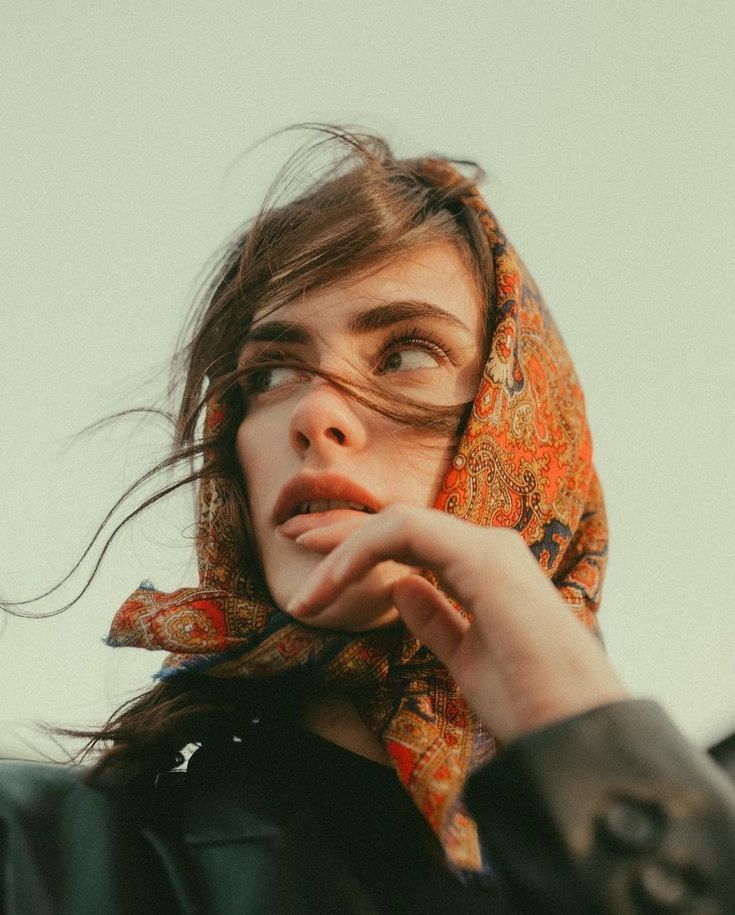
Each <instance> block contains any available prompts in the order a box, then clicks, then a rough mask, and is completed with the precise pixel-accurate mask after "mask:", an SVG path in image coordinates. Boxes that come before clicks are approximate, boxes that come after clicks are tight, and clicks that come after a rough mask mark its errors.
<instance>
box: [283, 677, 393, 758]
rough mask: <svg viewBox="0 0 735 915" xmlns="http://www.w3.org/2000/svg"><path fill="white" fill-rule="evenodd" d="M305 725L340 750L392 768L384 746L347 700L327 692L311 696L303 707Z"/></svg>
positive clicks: (302, 718)
mask: <svg viewBox="0 0 735 915" xmlns="http://www.w3.org/2000/svg"><path fill="white" fill-rule="evenodd" d="M301 723H302V724H303V726H304V728H306V730H307V731H311V732H312V734H316V735H318V736H319V737H323V738H324V739H325V740H328V741H330V742H331V743H334V744H336V745H337V746H338V747H342V748H343V749H345V750H349V751H350V752H351V753H357V755H358V756H364V757H365V758H366V759H371V760H372V761H373V762H377V763H382V764H383V765H384V766H390V765H391V761H390V757H389V756H388V754H387V753H386V751H385V747H384V746H383V744H382V743H381V742H380V740H378V738H377V737H376V735H375V734H373V732H372V731H371V730H370V728H369V727H368V726H367V725H366V724H365V722H364V721H363V720H362V718H360V716H359V714H358V712H357V709H356V708H355V706H354V705H353V704H352V702H350V700H349V699H347V698H345V697H344V696H340V695H338V694H336V693H330V692H328V691H326V690H325V691H320V692H317V693H314V694H313V695H311V696H309V697H308V698H307V699H306V701H305V703H304V706H303V710H302V717H301Z"/></svg>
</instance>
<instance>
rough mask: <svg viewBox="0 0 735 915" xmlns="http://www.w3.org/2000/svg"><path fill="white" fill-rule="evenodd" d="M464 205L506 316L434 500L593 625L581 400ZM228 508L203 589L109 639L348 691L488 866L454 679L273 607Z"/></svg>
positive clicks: (214, 671) (553, 338)
mask: <svg viewBox="0 0 735 915" xmlns="http://www.w3.org/2000/svg"><path fill="white" fill-rule="evenodd" d="M422 170H423V173H424V174H425V175H426V176H427V178H429V180H430V181H431V182H432V183H434V184H435V185H438V186H446V185H448V184H452V183H454V182H455V181H457V180H459V178H460V176H459V175H458V173H457V172H456V171H455V170H454V169H453V167H452V166H450V165H449V164H448V163H447V162H445V161H443V160H436V159H428V160H425V161H424V162H423V165H422ZM464 202H465V203H466V204H468V205H469V206H471V207H472V208H474V209H475V211H476V212H477V213H478V215H479V218H480V220H481V223H482V225H483V227H484V230H485V232H486V233H487V236H488V239H489V241H490V246H491V250H492V257H493V264H494V283H495V292H496V308H495V310H494V313H493V317H492V321H493V326H492V327H491V328H490V331H491V342H490V351H489V356H488V359H487V363H486V365H485V368H484V371H483V375H482V379H481V382H480V387H479V390H478V392H477V395H476V397H475V400H474V404H473V407H472V411H471V414H470V416H469V418H468V420H467V423H466V427H465V429H464V432H463V434H462V437H461V441H460V444H459V447H458V449H457V452H456V454H455V456H454V460H453V463H452V466H451V468H450V469H449V471H448V472H447V474H446V477H445V479H444V482H443V485H442V487H441V491H440V492H439V495H438V496H437V499H436V503H435V507H436V508H437V509H440V510H441V511H447V512H451V513H452V514H454V515H457V516H458V517H460V518H464V519H466V520H467V521H469V522H472V523H473V524H479V525H487V526H489V525H495V526H501V527H513V528H515V529H516V530H518V531H520V532H521V534H522V535H523V537H524V539H525V540H526V542H527V543H528V545H529V547H530V548H531V550H532V552H533V553H534V555H535V556H536V558H537V560H538V562H539V565H540V566H541V568H542V569H543V570H544V572H545V573H546V574H547V575H548V576H549V577H550V578H551V580H552V581H553V582H554V584H555V585H556V587H557V588H558V590H559V592H560V594H561V595H562V597H563V598H564V600H565V601H566V602H567V603H568V604H569V606H570V608H571V610H572V611H573V612H574V613H575V614H576V615H577V616H578V617H579V618H580V619H581V620H582V621H583V622H584V623H586V624H587V625H588V626H590V627H591V628H593V629H594V628H595V627H596V622H595V611H596V610H597V607H598V605H599V596H600V587H601V583H602V578H603V575H604V570H605V557H606V547H607V526H606V520H605V510H604V503H603V498H602V494H601V491H600V487H599V484H598V481H597V476H596V474H595V471H594V468H593V465H592V446H591V440H590V433H589V429H588V426H587V422H586V418H585V412H584V399H583V395H582V391H581V389H580V386H579V383H578V381H577V378H576V375H575V373H574V369H573V366H572V363H571V360H570V358H569V355H568V353H567V350H566V348H565V346H564V343H563V341H562V339H561V337H560V335H559V333H558V331H557V329H556V327H555V325H554V322H553V320H552V318H551V315H550V314H549V312H548V310H547V308H546V305H545V304H544V302H543V299H542V298H541V295H540V293H539V291H538V288H537V287H536V285H535V283H534V281H533V279H532V278H531V276H530V275H529V273H528V272H527V270H526V268H525V266H524V265H523V263H522V262H521V260H520V258H519V257H518V256H517V255H516V253H515V251H514V250H513V248H512V247H511V245H510V244H509V243H508V242H507V241H506V238H505V236H504V234H503V232H502V229H501V228H500V226H499V225H498V223H497V222H496V220H495V218H494V216H493V215H492V213H491V212H490V210H489V209H488V207H487V205H486V203H485V202H484V200H483V198H482V197H481V196H480V194H479V192H478V191H477V190H476V189H473V191H472V192H471V193H470V194H468V195H467V196H466V197H465V198H464ZM218 409H219V408H218V406H217V404H216V403H215V402H214V401H212V402H210V404H209V408H208V415H207V427H208V429H209V430H211V429H213V428H215V427H216V426H217V424H218V422H219V421H220V417H219V416H218ZM223 506H224V501H223V495H222V492H221V488H220V487H219V486H218V482H217V479H205V480H203V481H202V482H201V484H200V491H199V502H198V538H197V552H198V559H199V578H200V585H199V587H190V588H181V589H179V590H177V591H174V592H171V593H163V592H160V591H157V590H155V589H153V588H152V586H150V585H147V586H146V585H144V586H142V587H140V588H138V589H137V590H136V591H134V592H133V594H132V595H131V596H130V597H129V598H128V599H127V600H126V601H125V603H124V604H123V605H122V607H121V608H120V610H119V611H118V612H117V614H116V615H115V618H114V620H113V622H112V628H111V631H110V635H109V638H108V644H110V645H113V646H126V647H129V646H136V647H139V648H147V649H151V650H157V649H165V650H167V651H168V652H170V654H169V655H168V656H167V658H166V659H165V661H164V663H163V667H162V669H161V671H160V672H159V674H157V676H159V677H162V678H166V677H169V676H176V675H177V674H179V673H181V672H182V671H197V672H199V673H206V674H208V675H210V676H214V677H269V676H277V675H279V674H283V673H286V672H288V671H293V670H295V669H300V670H303V671H306V672H308V674H309V675H310V676H313V678H314V681H315V682H317V683H319V684H322V685H324V686H326V687H328V688H330V689H332V690H338V691H343V692H344V693H346V694H349V696H350V697H351V699H352V701H353V702H354V703H355V705H356V707H357V709H358V712H359V713H360V715H361V717H362V718H363V720H364V721H365V722H366V723H367V725H368V726H369V727H370V728H371V730H372V731H373V732H374V733H375V734H376V735H378V737H379V738H380V739H381V740H382V742H383V744H384V745H385V748H386V750H387V752H388V755H389V756H390V758H391V759H392V761H393V764H394V766H395V769H396V772H397V774H398V777H399V778H400V780H401V782H402V783H403V785H404V786H405V788H406V790H407V791H408V793H409V795H410V796H411V797H412V798H413V800H414V802H415V803H416V805H417V807H418V808H419V810H420V811H421V813H422V814H423V816H424V817H425V818H426V820H427V821H428V823H429V824H430V826H431V827H432V829H433V831H434V832H435V834H436V836H437V837H438V839H439V841H440V842H441V844H442V846H443V848H444V851H445V854H446V858H447V861H448V863H449V864H450V865H451V866H453V867H455V868H459V869H463V870H475V871H476V870H482V869H483V860H482V852H481V849H480V845H479V841H478V836H477V829H476V826H475V823H474V821H473V820H472V818H471V817H470V816H469V814H468V813H467V811H466V809H465V807H464V805H463V803H462V800H461V796H462V790H463V787H464V784H465V782H466V780H467V777H468V775H469V774H470V773H471V772H472V771H473V770H474V769H475V768H477V766H479V765H480V764H481V763H483V762H485V761H487V760H488V759H489V758H491V757H492V755H493V754H494V752H495V750H496V748H495V745H494V742H493V740H492V738H491V737H490V736H489V735H488V734H487V733H486V732H485V731H484V730H483V728H482V726H481V725H480V724H479V722H478V721H477V719H476V717H475V716H474V715H473V713H472V711H471V710H470V709H469V707H468V706H467V703H466V702H465V699H464V697H463V696H462V694H461V693H460V691H459V689H458V688H457V686H456V685H455V684H454V682H453V680H452V678H451V677H450V676H449V674H448V672H447V670H446V669H445V668H444V667H443V666H442V665H441V664H440V663H439V661H438V660H437V659H436V658H435V657H434V655H432V654H431V652H429V651H428V650H427V649H426V648H424V647H423V646H422V645H421V643H420V642H419V641H418V640H417V639H415V638H413V637H412V636H411V635H410V634H408V633H407V632H406V631H405V630H403V629H401V628H397V629H391V630H380V631H376V632H367V633H360V634H354V633H344V632H334V631H330V630H323V629H315V628H309V627H308V626H305V625H303V624H302V623H300V622H296V621H294V620H293V619H291V618H290V617H289V616H287V615H286V614H285V613H283V612H281V611H280V610H279V609H278V608H276V607H274V606H273V604H272V603H271V602H270V599H269V597H268V595H267V592H266V591H265V589H264V585H263V583H262V582H261V581H260V580H259V579H258V578H257V576H256V575H254V574H253V573H251V572H250V571H249V570H247V569H242V568H238V564H237V562H236V561H235V558H234V554H233V553H232V548H231V547H230V546H228V544H230V543H232V540H233V538H232V536H231V535H230V534H229V532H228V530H227V525H228V521H227V518H228V513H227V512H225V511H223Z"/></svg>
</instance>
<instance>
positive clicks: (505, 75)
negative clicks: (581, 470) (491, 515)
mask: <svg viewBox="0 0 735 915" xmlns="http://www.w3.org/2000/svg"><path fill="white" fill-rule="evenodd" d="M734 35H735V6H734V5H733V4H732V3H731V2H729V0H722V2H714V0H712V2H701V3H698V4H688V3H683V2H678V0H649V2H643V0H641V2H637V3H634V2H618V3H609V2H602V0H586V2H581V0H570V2H561V0H558V2H546V3H540V2H530V0H527V2H518V0H514V3H513V4H508V3H507V2H506V3H502V4H501V3H496V2H494V0H482V2H475V3H472V2H465V3H463V2H457V3H454V4H438V3H437V4H427V3H426V2H425V0H423V2H413V0H407V2H401V3H399V4H396V3H389V2H385V0H381V2H371V3H369V4H365V3H358V2H344V0H342V2H332V0H327V2H315V3H310V4H305V3H301V2H296V0H287V2H276V3H273V4H269V5H267V6H264V5H263V4H262V3H255V2H253V0H245V2H242V0H241V2H237V3H235V2H223V0H210V2H209V3H207V4H196V5H195V4H187V3H181V2H178V3H172V2H169V0H161V2H156V3H155V4H150V3H143V2H132V3H126V4H117V3H115V4H113V3H108V2H105V0H101V2H98V3H95V4H88V3H82V2H69V3H66V4H64V9H63V15H60V13H59V7H58V6H56V5H53V4H47V3H46V4H44V3H40V2H31V0H22V2H21V0H11V2H10V4H9V5H8V4H6V7H5V12H4V16H3V45H4V47H3V48H2V50H1V51H0V54H2V72H3V74H4V76H3V87H2V90H0V92H1V93H2V96H1V101H0V104H1V105H2V111H1V114H2V121H3V124H4V125H5V127H6V130H5V133H6V139H5V142H4V144H3V153H2V159H3V168H2V176H3V194H2V199H3V205H2V210H1V211H0V212H1V215H0V219H1V220H2V252H3V270H2V272H1V273H0V291H1V293H2V301H3V303H4V304H3V311H2V314H3V322H2V324H3V334H2V343H0V346H1V347H2V359H0V374H1V382H2V388H1V389H2V403H3V406H2V415H3V426H4V435H3V439H2V446H1V447H0V472H1V473H2V480H3V485H4V494H5V497H4V504H3V521H4V523H3V524H2V526H1V527H0V556H1V557H2V562H1V565H0V592H2V594H3V595H4V596H6V597H17V598H20V597H24V596H27V597H30V596H32V595H35V594H37V593H38V592H40V591H42V590H44V589H45V588H47V587H48V586H50V585H51V584H53V583H54V582H55V581H56V580H57V579H58V578H59V577H60V576H61V575H63V574H64V573H65V572H66V571H68V569H69V568H70V566H71V565H72V564H73V561H74V560H75V558H76V557H77V556H78V554H79V553H80V551H81V549H82V548H83V546H84V545H85V544H86V542H87V541H88V539H89V537H90V535H91V533H92V532H93V531H94V529H95V528H96V526H97V524H99V522H100V521H101V520H102V518H103V516H104V514H105V512H106V511H107V509H108V508H109V507H110V505H111V504H112V502H113V501H114V499H115V497H116V496H117V495H118V494H119V493H120V492H121V491H122V490H123V489H124V487H125V486H126V485H128V484H129V483H130V482H132V480H133V479H134V478H135V477H136V476H137V475H138V474H139V473H141V472H142V471H143V470H144V469H145V468H146V467H147V466H148V465H149V464H150V463H151V461H152V460H153V459H154V458H155V457H156V456H161V455H162V454H163V452H164V450H165V447H166V442H167V430H166V428H165V427H164V426H163V425H162V424H160V423H156V422H154V421H150V422H141V421H139V420H131V419H127V420H121V421H120V422H119V423H118V424H117V425H114V426H112V427H109V428H107V429H105V430H103V431H101V432H99V433H97V434H96V435H94V436H91V437H86V438H82V439H79V440H76V441H72V438H71V437H72V435H73V434H74V433H75V432H77V431H79V430H80V429H82V428H83V427H84V426H86V425H88V424H89V423H90V422H92V421H94V420H96V419H98V418H100V417H102V416H104V415H106V414H109V413H111V412H113V411H115V410H119V409H124V408H126V407H129V406H134V405H138V404H142V403H149V402H151V401H152V400H156V399H160V397H161V396H162V395H163V393H164V390H165V383H166V374H165V372H166V360H167V359H168V358H169V356H170V354H171V352H172V350H173V347H174V345H175V341H176V338H177V334H178V332H179V330H180V329H181V327H182V325H183V322H184V318H185V316H186V313H187V310H188V308H189V304H190V302H191V300H192V297H193V294H194V292H195V291H196V289H197V283H198V282H199V281H200V279H201V277H202V269H203V267H204V266H205V264H206V263H207V261H208V259H209V258H210V256H211V255H212V254H213V252H214V251H215V249H216V248H217V246H218V245H219V244H220V243H221V242H222V241H223V240H224V239H225V238H226V237H227V236H228V235H229V234H230V233H231V232H232V231H233V230H234V229H235V228H236V226H237V225H239V224H240V223H242V222H243V221H244V220H245V219H246V218H247V217H248V216H250V215H252V213H253V212H254V210H255V208H256V207H257V205H258V203H259V202H260V199H261V197H262V195H263V193H264V192H265V190H266V188H267V185H268V182H269V179H270V178H271V177H272V175H273V173H274V170H275V169H276V168H277V167H278V165H279V164H280V163H281V162H282V161H283V159H284V158H285V156H286V155H287V154H288V153H289V152H290V151H291V150H292V149H293V148H294V142H295V138H291V139H289V138H285V139H282V140H278V141H275V142H272V143H270V144H268V145H267V146H265V147H262V148H260V149H258V150H256V151H255V152H254V153H250V154H246V152H247V149H248V148H249V147H250V146H251V145H252V144H253V143H254V142H255V141H257V140H259V139H261V138H262V137H263V136H264V135H265V134H266V133H268V132H270V131H272V130H275V129H277V128H280V127H283V126H285V125H287V124H290V123H292V122H295V121H331V122H349V123H353V124H361V125H364V126H366V127H369V128H373V129H375V130H378V131H380V132H383V133H384V134H386V136H387V137H388V138H389V139H390V140H391V141H392V142H393V144H394V146H395V148H396V150H397V152H399V153H400V154H405V155H418V154H422V153H426V152H432V151H433V152H441V153H446V154H448V155H452V156H456V157H459V158H472V159H475V160H477V161H478V162H480V163H481V164H482V165H483V166H484V167H485V169H486V171H487V173H488V181H487V184H486V185H485V188H484V190H485V195H486V198H487V199H488V201H489V202H490V204H491V206H492V207H493V209H494V210H495V212H496V214H497V215H498V217H499V218H500V220H501V222H502V223H503V224H504V226H505V228H506V230H507V232H508V234H509V236H510V238H511V239H512V241H513V242H514V244H515V246H516V248H517V249H518V251H519V253H520V254H521V256H522V257H523V258H524V260H525V261H526V263H527V264H528V265H529V268H530V270H531V272H532V273H533V274H534V276H535V278H536V280H537V281H538V282H539V284H540V286H541V288H542V290H543V291H544V293H545V297H546V300H547V302H548V304H549V306H550V308H551V310H552V312H553V314H554V315H555V317H556V319H557V322H558V323H559V325H560V327H561V329H562V332H563V334H564V336H565V339H566V341H567V344H568V346H569V348H570V350H571V352H572V354H573V357H574V360H575V363H576V366H577V369H578V372H579V375H580V377H581V379H582V383H583V386H584V389H585V392H586V395H587V402H588V410H589V416H590V421H591V425H592V430H593V434H594V439H595V446H596V462H597V466H598V469H599V473H600V476H601V479H602V482H603V485H604V488H605V492H606V496H607V503H608V511H609V516H610V525H611V560H610V567H609V572H608V579H607V583H606V588H605V595H604V599H603V606H602V610H601V614H600V621H601V625H602V628H603V631H604V634H605V637H606V642H607V646H608V650H609V653H610V655H611V657H612V660H613V662H614V663H615V665H616V667H617V668H618V670H619V671H620V673H621V675H622V677H623V679H624V680H625V682H626V683H627V685H628V686H629V688H630V689H631V691H632V692H633V693H635V694H637V695H644V696H651V697H653V698H656V699H658V700H659V701H660V702H662V703H663V705H664V706H665V707H666V708H667V709H668V710H669V712H670V713H671V715H672V716H673V717H674V719H675V720H676V721H677V723H678V724H679V725H680V726H681V727H682V728H683V729H684V731H685V732H686V733H687V734H688V735H689V736H690V737H691V738H693V739H694V740H695V741H696V742H698V743H700V744H703V745H704V744H707V743H709V742H711V741H712V740H714V739H716V738H718V737H720V736H723V735H724V734H725V733H726V732H729V731H731V730H733V729H735V702H734V701H733V700H734V699H735V664H733V657H734V656H735V622H734V620H733V596H732V591H733V586H734V584H735V575H734V574H733V554H734V553H735V527H734V525H733V522H732V515H733V495H732V494H733V492H734V491H735V472H734V470H733V461H732V455H733V452H734V451H735V447H734V446H735V434H734V431H733V407H732V388H733V384H734V383H735V370H734V369H733V356H732V354H733V352H734V351H735V319H734V318H733V292H734V290H735V244H734V243H733V242H734V236H735V230H734V228H733V225H734V222H733V215H732V214H733V211H734V209H735V172H734V170H733V167H732V150H733V148H735V92H734V91H733V80H734V77H735V67H733V63H732V61H733V60H734V59H735V46H734V45H735V39H733V36H734ZM191 520H192V519H191V496H190V495H185V496H183V497H181V498H180V499H178V500H177V501H176V502H175V503H172V504H170V505H163V506H160V507H158V508H156V509H154V510H153V511H151V512H150V513H148V514H147V515H146V517H145V518H144V519H142V520H141V521H140V522H139V523H137V524H136V525H134V526H132V527H131V528H130V530H129V531H127V532H126V533H125V534H124V535H123V536H122V537H121V538H120V542H119V543H118V544H117V546H116V547H115V548H113V549H112V550H111V551H110V554H109V555H108V557H106V559H105V561H104V563H103V565H102V569H101V571H100V574H99V575H98V577H97V579H96V580H95V583H94V584H93V586H92V588H90V590H89V591H88V592H87V594H86V595H85V596H84V598H83V599H82V600H80V602H79V603H78V604H77V605H76V606H75V607H74V608H73V609H71V610H70V611H68V612H67V613H64V614H61V615H60V616H57V617H55V618H53V619H49V620H44V621H25V620H16V619H10V620H7V621H6V622H5V624H4V628H2V627H3V624H2V622H0V628H2V631H0V697H1V701H2V705H1V706H0V755H1V754H5V755H13V754H19V755H31V754H32V753H34V752H37V751H38V749H39V748H40V749H43V748H48V747H49V746H50V744H49V743H48V742H47V741H44V740H43V739H42V738H40V737H39V736H38V735H37V733H36V732H34V731H33V729H32V723H33V722H35V721H39V720H45V721H50V722H53V723H56V724H66V725H72V726H73V725H77V726H79V725H85V724H87V725H89V724H95V723H99V722H100V721H101V720H102V719H103V718H104V717H106V715H107V714H109V713H110V711H112V709H113V708H114V707H115V706H117V705H118V704H120V702H122V701H123V700H124V699H125V698H127V697H128V696H130V695H131V694H132V692H134V691H136V690H140V689H142V688H143V687H145V686H146V685H147V684H148V683H149V677H150V675H151V674H152V673H153V671H154V670H156V669H157V668H158V666H159V664H160V661H161V658H160V657H159V656H157V655H154V654H146V653H144V652H137V651H135V650H131V649H125V650H122V649H118V650H113V649H109V648H106V647H105V646H103V645H102V642H101V640H102V638H103V637H104V636H105V634H106V632H107V627H108V625H109V621H110V619H111V617H112V615H113V613H114V611H115V609H116V608H117V607H118V606H119V604H120V603H121V602H122V600H123V599H124V598H125V597H126V596H127V594H128V593H129V592H130V591H131V590H132V589H133V588H134V587H135V586H136V585H137V584H138V582H139V581H140V580H141V579H143V578H151V579H153V581H154V582H155V583H156V585H158V586H159V587H162V588H167V589H168V588H174V587H178V586H180V585H184V584H188V583H192V582H193V581H194V577H193V575H194V571H193V566H192V563H191V550H192V545H191V529H190V524H191ZM74 593H75V591H74V589H73V588H71V589H69V590H65V591H63V592H62V596H64V597H66V598H67V599H68V598H69V597H70V596H72V595H73V594H74ZM58 603H59V602H58V600H57V602H56V603H54V602H52V603H51V604H50V605H44V606H46V607H47V608H49V607H51V608H52V607H54V606H58ZM28 742H30V744H29V743H28ZM34 747H35V748H36V749H35V750H34V749H33V748H34Z"/></svg>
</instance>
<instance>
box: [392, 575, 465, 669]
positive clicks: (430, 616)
mask: <svg viewBox="0 0 735 915" xmlns="http://www.w3.org/2000/svg"><path fill="white" fill-rule="evenodd" d="M393 603H394V605H395V607H396V610H398V612H399V613H400V614H401V618H402V619H403V622H404V623H405V624H406V626H407V627H408V628H409V629H410V630H411V632H412V633H413V634H414V635H415V636H416V638H417V639H419V641H421V642H422V643H423V644H424V645H426V647H427V648H429V649H431V651H433V652H434V654H435V655H436V656H437V657H438V658H439V659H440V660H441V661H442V662H443V663H444V664H446V665H447V667H451V666H452V662H453V660H454V658H455V656H456V654H457V650H458V648H459V646H460V644H461V642H462V639H463V638H464V635H465V633H466V632H467V630H468V629H469V627H470V623H469V621H468V620H466V619H465V618H464V617H462V616H461V615H460V614H459V613H457V611H456V610H455V608H454V607H453V606H452V605H451V604H450V602H449V601H448V600H447V598H446V597H445V596H444V595H443V594H442V593H441V591H439V590H438V589H437V588H435V587H434V585H432V584H431V582H429V581H427V580H426V579H425V578H421V576H420V575H407V576H406V577H405V578H401V579H400V580H399V581H397V582H396V584H395V585H394V586H393Z"/></svg>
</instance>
